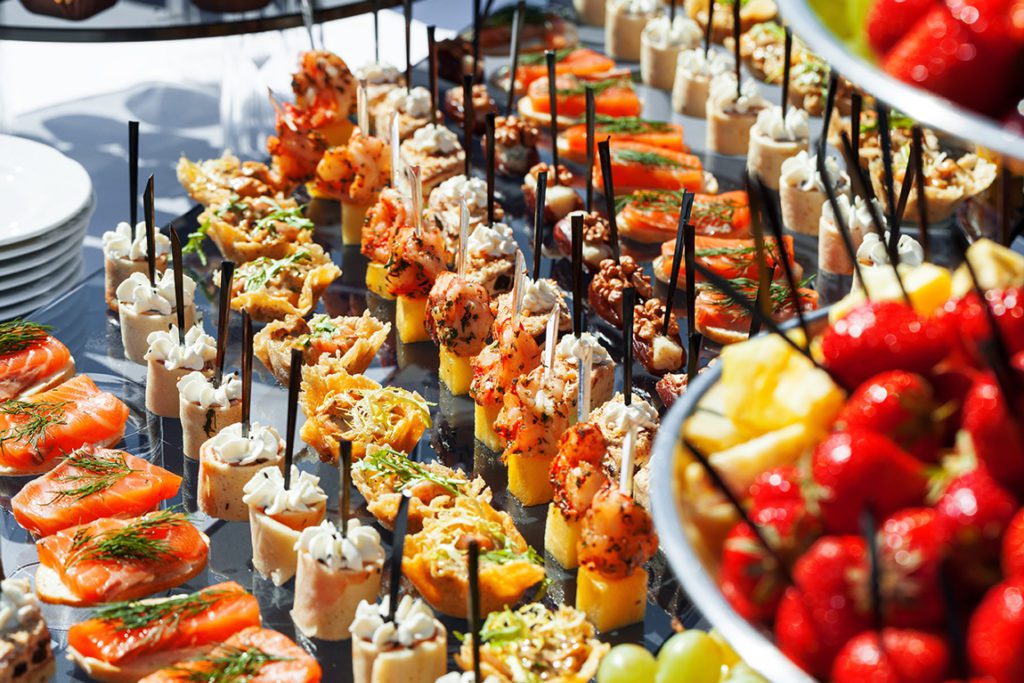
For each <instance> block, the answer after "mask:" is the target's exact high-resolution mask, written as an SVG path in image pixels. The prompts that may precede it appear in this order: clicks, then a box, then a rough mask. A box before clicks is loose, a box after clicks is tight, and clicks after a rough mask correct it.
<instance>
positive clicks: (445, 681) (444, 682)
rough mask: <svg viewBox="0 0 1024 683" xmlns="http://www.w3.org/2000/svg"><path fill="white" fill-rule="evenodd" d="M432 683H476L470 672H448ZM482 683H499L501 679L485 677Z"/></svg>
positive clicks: (473, 675) (474, 675) (474, 676)
mask: <svg viewBox="0 0 1024 683" xmlns="http://www.w3.org/2000/svg"><path fill="white" fill-rule="evenodd" d="M434 683H476V674H474V673H473V672H472V671H462V672H459V671H450V672H448V673H446V674H445V675H444V676H441V677H440V678H438V679H437V680H436V681H434ZM483 683H501V679H499V678H498V677H497V676H485V677H484V681H483Z"/></svg>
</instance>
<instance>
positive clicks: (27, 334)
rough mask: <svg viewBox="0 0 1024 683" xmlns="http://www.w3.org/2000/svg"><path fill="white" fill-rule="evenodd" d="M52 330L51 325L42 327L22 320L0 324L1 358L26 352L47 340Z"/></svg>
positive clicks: (17, 319)
mask: <svg viewBox="0 0 1024 683" xmlns="http://www.w3.org/2000/svg"><path fill="white" fill-rule="evenodd" d="M51 329H53V328H51V327H50V326H49V325H40V324H39V323H34V322H29V321H28V320H22V319H21V318H15V319H14V320H11V321H9V322H5V323H0V356H6V355H7V354H9V353H16V352H18V351H24V350H25V349H27V348H28V347H30V346H32V345H33V344H35V343H36V342H39V341H42V340H44V339H46V338H47V337H48V336H49V334H50V330H51Z"/></svg>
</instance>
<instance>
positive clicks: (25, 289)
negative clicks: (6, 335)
mask: <svg viewBox="0 0 1024 683" xmlns="http://www.w3.org/2000/svg"><path fill="white" fill-rule="evenodd" d="M74 256H75V257H76V258H75V259H73V260H72V261H71V262H70V263H68V264H67V265H65V266H64V267H62V268H60V269H59V270H57V271H55V272H53V273H51V274H50V275H49V276H47V277H45V278H43V279H41V280H36V281H35V282H33V283H32V284H29V285H25V286H22V287H17V288H15V289H14V290H11V291H0V309H3V308H7V307H10V306H14V305H16V304H23V303H27V302H32V301H36V300H39V303H38V304H36V305H37V306H38V305H41V304H42V303H43V301H42V299H43V298H44V297H45V296H46V294H47V293H48V292H50V291H51V290H53V289H55V288H57V287H59V286H60V285H61V284H63V283H64V282H65V281H66V280H67V279H68V278H69V277H71V276H72V275H73V274H77V272H78V270H79V266H80V265H81V262H82V257H81V252H79V253H78V254H74Z"/></svg>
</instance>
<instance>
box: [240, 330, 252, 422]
mask: <svg viewBox="0 0 1024 683" xmlns="http://www.w3.org/2000/svg"><path fill="white" fill-rule="evenodd" d="M251 415H252V318H251V317H250V316H249V311H242V438H244V439H248V438H249V428H250V427H251V426H252V423H251V421H250V416H251Z"/></svg>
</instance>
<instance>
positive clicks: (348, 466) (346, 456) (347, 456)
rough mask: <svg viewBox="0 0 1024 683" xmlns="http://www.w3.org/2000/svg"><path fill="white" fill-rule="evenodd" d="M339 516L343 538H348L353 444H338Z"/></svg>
mask: <svg viewBox="0 0 1024 683" xmlns="http://www.w3.org/2000/svg"><path fill="white" fill-rule="evenodd" d="M338 482H339V483H338V516H339V517H340V519H341V537H342V538H346V537H347V536H348V520H349V517H350V511H349V507H350V506H351V502H350V500H351V498H352V492H351V490H350V489H351V486H352V442H351V441H345V440H344V439H342V440H341V441H340V442H338Z"/></svg>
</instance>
